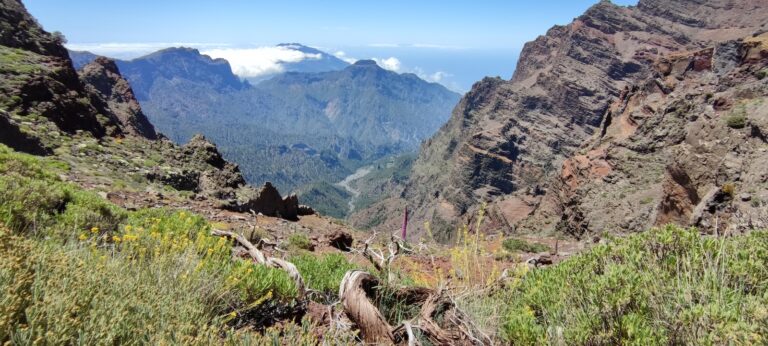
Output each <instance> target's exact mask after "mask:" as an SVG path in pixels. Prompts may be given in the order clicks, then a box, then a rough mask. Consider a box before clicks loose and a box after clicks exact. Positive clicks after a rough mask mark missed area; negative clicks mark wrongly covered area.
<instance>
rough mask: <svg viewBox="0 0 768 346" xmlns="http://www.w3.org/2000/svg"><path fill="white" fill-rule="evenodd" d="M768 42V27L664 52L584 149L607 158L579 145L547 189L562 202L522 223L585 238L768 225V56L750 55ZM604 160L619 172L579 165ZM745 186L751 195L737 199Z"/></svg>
mask: <svg viewBox="0 0 768 346" xmlns="http://www.w3.org/2000/svg"><path fill="white" fill-rule="evenodd" d="M756 42H758V43H759V44H757V43H756ZM766 42H768V34H763V35H758V36H756V37H747V38H744V39H743V40H732V41H726V42H721V43H717V44H714V45H713V47H710V48H704V49H699V50H692V51H690V52H680V53H676V54H675V55H674V56H671V55H670V56H666V57H663V58H660V59H659V62H658V63H657V64H656V66H657V67H658V70H656V71H655V73H653V74H651V75H650V76H649V77H648V78H647V79H646V80H644V81H639V82H638V83H637V84H635V85H633V86H631V87H629V88H628V89H627V92H625V93H623V94H622V96H621V98H619V99H618V100H617V101H616V102H615V103H614V104H613V105H612V106H611V108H610V110H609V112H608V115H607V116H606V120H605V121H604V123H603V129H602V131H601V132H600V133H599V134H597V135H596V136H594V137H593V138H591V139H590V140H588V141H587V142H585V144H584V146H583V149H581V150H580V152H581V151H586V150H590V151H594V150H601V151H603V152H605V155H604V156H603V158H602V159H600V160H597V159H595V158H593V159H589V160H588V163H585V162H582V159H581V158H582V157H583V156H581V155H579V154H578V153H577V155H575V156H574V157H572V158H569V159H568V160H566V161H565V163H564V164H563V169H562V174H561V176H560V178H558V179H555V180H554V181H553V182H552V184H551V186H552V188H551V189H550V193H548V195H547V196H546V198H547V199H549V200H552V201H554V203H550V204H548V205H547V204H541V205H540V208H539V209H538V210H537V212H536V213H535V214H534V215H533V216H532V217H530V218H529V219H527V220H526V221H525V222H523V223H521V225H520V227H523V228H526V229H528V230H531V231H533V230H536V229H539V230H540V229H547V228H548V226H547V225H557V228H558V230H560V231H564V232H567V233H570V234H573V235H576V236H582V235H584V234H590V233H597V232H602V231H604V230H608V231H615V232H634V231H641V230H644V229H647V228H648V227H651V226H658V225H663V224H666V223H675V224H679V225H683V226H696V227H698V228H699V229H701V230H703V231H707V232H711V233H715V232H717V233H720V234H722V233H728V232H740V231H746V230H749V229H760V228H763V227H767V226H768V218H766V215H765V212H764V210H765V205H766V204H765V200H766V199H768V190H766V189H765V183H766V181H768V175H766V173H765V172H766V171H768V142H766V140H765V137H764V136H762V135H761V133H762V132H761V131H753V130H752V128H753V127H759V126H760V125H758V124H764V123H766V122H767V121H768V106H766V105H765V104H766V101H768V80H766V79H765V78H761V77H760V73H759V71H763V70H765V69H766V68H768V58H765V59H762V60H750V59H749V58H748V57H749V56H760V55H761V53H758V52H755V50H763V51H768V45H765V43H766ZM734 52H740V54H738V55H734ZM735 56H737V57H738V59H737V60H735V61H734V59H735ZM766 56H768V55H766ZM723 62H727V63H723ZM670 66H672V67H670ZM739 118H743V119H742V121H743V123H744V124H746V125H744V126H742V125H741V123H740V122H735V120H734V119H739ZM595 164H599V165H607V166H608V167H610V169H611V171H612V173H611V174H610V175H608V176H606V177H605V178H603V179H593V177H592V176H590V174H589V173H588V172H586V171H583V170H582V171H577V172H576V173H575V174H571V173H569V172H573V170H571V169H570V167H572V166H574V165H595ZM606 178H608V179H606ZM741 194H748V195H749V196H750V198H746V199H742V198H736V197H737V196H740V195H741ZM752 194H755V195H756V198H757V199H756V200H755V201H752ZM606 211H610V212H606ZM549 228H550V229H551V227H549Z"/></svg>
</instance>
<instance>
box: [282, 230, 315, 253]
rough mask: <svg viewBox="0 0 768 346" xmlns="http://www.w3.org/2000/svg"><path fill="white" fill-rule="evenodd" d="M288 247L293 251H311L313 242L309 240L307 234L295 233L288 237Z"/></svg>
mask: <svg viewBox="0 0 768 346" xmlns="http://www.w3.org/2000/svg"><path fill="white" fill-rule="evenodd" d="M288 245H289V246H290V247H291V248H293V249H301V250H311V249H312V248H313V247H312V241H310V240H309V238H308V237H307V235H306V234H302V233H294V234H291V235H290V236H289V237H288Z"/></svg>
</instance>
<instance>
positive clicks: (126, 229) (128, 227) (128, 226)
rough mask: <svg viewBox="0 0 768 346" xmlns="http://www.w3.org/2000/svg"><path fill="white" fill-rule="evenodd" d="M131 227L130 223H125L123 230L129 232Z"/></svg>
mask: <svg viewBox="0 0 768 346" xmlns="http://www.w3.org/2000/svg"><path fill="white" fill-rule="evenodd" d="M131 228H133V227H131V225H126V226H125V231H126V232H130V231H131Z"/></svg>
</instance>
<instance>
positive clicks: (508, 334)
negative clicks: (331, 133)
mask: <svg viewBox="0 0 768 346" xmlns="http://www.w3.org/2000/svg"><path fill="white" fill-rule="evenodd" d="M762 9H763V8H762V7H757V8H753V5H752V4H751V3H750V4H744V3H734V2H728V3H726V4H724V5H722V6H721V5H720V4H718V3H715V2H708V3H706V4H700V3H694V2H692V1H674V2H663V3H662V2H658V3H657V2H653V1H641V3H640V4H639V5H638V7H632V8H622V7H616V6H613V5H611V4H610V3H607V2H602V3H600V4H598V5H596V6H595V7H593V8H592V9H591V10H590V11H589V12H588V13H587V14H586V15H584V16H582V17H580V18H579V19H577V21H576V22H574V23H573V24H571V25H569V26H566V27H557V28H555V29H553V30H552V31H550V33H549V36H547V37H542V38H540V39H538V40H537V41H536V42H535V43H532V44H529V45H528V46H527V48H526V51H527V53H526V54H525V56H527V57H528V58H530V59H532V60H530V61H526V62H525V63H521V65H520V66H521V67H520V68H519V69H518V72H517V73H516V74H515V76H514V77H513V79H512V81H503V80H500V79H486V80H484V81H482V82H479V83H478V84H477V85H476V86H475V90H473V92H471V93H470V94H468V95H467V96H466V97H465V98H464V99H463V100H462V102H461V103H460V104H459V106H458V107H457V109H456V113H455V114H454V118H452V120H451V121H450V122H449V124H447V125H446V126H445V127H444V128H443V132H441V134H439V135H438V136H436V137H435V138H433V139H432V141H430V142H428V143H425V145H424V148H425V150H426V151H427V152H426V153H422V154H421V156H420V157H419V158H417V159H415V162H414V158H413V157H412V156H408V155H403V156H399V157H393V158H392V157H391V158H384V159H381V160H377V161H374V162H373V163H371V164H370V166H366V168H365V169H363V170H361V171H360V173H359V174H357V175H354V176H353V177H351V178H350V179H348V180H346V181H345V182H344V183H343V184H340V186H332V185H330V184H326V185H328V186H331V187H332V188H333V189H337V190H340V189H342V188H343V189H345V190H347V191H348V192H349V194H350V195H354V194H355V192H357V191H362V190H366V191H373V192H375V194H380V195H385V194H386V192H387V191H390V190H391V189H400V191H403V193H402V195H401V197H399V198H397V197H393V198H390V200H389V201H388V203H389V204H374V206H373V207H371V208H367V212H370V211H371V210H382V208H383V209H386V208H389V210H388V211H387V212H388V213H390V214H368V215H373V216H374V218H372V219H368V222H369V226H372V227H373V231H372V232H360V231H356V230H354V229H352V228H351V227H349V226H347V225H345V224H344V223H343V222H340V221H338V220H334V219H330V218H327V217H324V216H322V215H318V214H317V213H314V212H313V210H312V209H311V208H309V207H306V206H302V205H299V204H298V199H297V197H296V196H294V195H291V196H288V197H283V196H281V195H280V193H279V192H278V191H277V189H276V188H275V186H273V185H272V184H271V183H265V184H264V185H263V186H262V187H261V188H258V189H257V188H254V187H252V186H249V185H248V184H246V182H245V179H244V178H243V175H242V174H241V173H240V170H239V168H238V166H237V165H235V164H233V163H230V162H228V161H227V160H225V158H224V156H223V155H222V153H221V152H220V151H219V149H218V148H217V146H216V145H214V144H213V143H212V142H211V141H209V140H208V139H206V137H204V136H202V135H194V136H191V138H190V140H189V141H188V142H187V143H186V144H183V145H177V144H174V143H173V142H172V141H170V140H168V139H167V138H165V137H164V136H163V135H162V134H159V133H157V132H156V131H155V130H154V128H153V126H152V124H151V122H150V121H149V120H148V119H147V117H145V115H144V111H143V110H142V107H140V105H139V102H138V101H137V100H136V98H135V96H134V95H135V94H134V92H133V90H132V88H131V87H130V86H129V83H128V82H127V81H126V80H125V79H124V78H123V77H122V76H121V73H120V67H119V64H116V63H115V62H114V61H112V60H109V59H106V58H98V59H95V60H94V61H93V62H91V63H89V64H87V65H84V66H83V67H82V69H81V70H80V71H79V73H78V72H76V71H75V70H74V68H73V64H72V61H70V58H69V57H68V56H67V55H66V52H65V51H64V49H63V47H62V46H61V41H62V39H61V37H60V35H56V34H49V33H47V32H45V31H43V30H42V29H41V28H40V27H39V25H38V24H37V23H36V22H35V21H34V19H33V18H31V17H30V16H29V14H28V13H27V12H26V10H25V8H24V6H23V5H22V4H21V3H20V2H19V1H18V0H0V16H1V17H0V28H1V29H2V30H0V77H2V78H0V122H1V123H0V125H2V126H0V191H2V193H0V302H2V304H0V343H4V344H36V343H46V344H47V343H50V344H99V343H109V344H194V345H196V344H201V345H203V344H204V345H210V344H272V345H275V344H287V345H295V344H296V345H319V344H327V343H333V344H344V345H346V344H350V345H351V344H396V345H413V344H421V345H493V344H515V345H517V344H520V345H542V344H556V345H570V344H574V345H615V344H619V345H623V344H639V345H656V344H674V345H701V344H761V343H764V342H765V336H766V335H768V327H766V326H768V314H766V310H765V306H766V304H768V296H766V294H765V292H766V291H768V272H766V271H765V267H766V266H768V232H766V231H760V230H759V229H758V228H761V227H763V228H764V227H766V209H767V208H766V207H765V199H766V188H765V187H766V173H765V172H766V171H767V170H766V168H767V167H766V160H765V156H766V150H767V149H768V148H767V145H766V104H765V95H766V83H768V78H766V77H768V69H767V67H766V60H768V34H766V33H763V32H762V31H761V30H757V31H755V32H753V33H752V34H744V33H743V32H742V31H753V30H754V29H755V28H754V27H755V26H756V25H757V24H755V23H754V22H752V20H756V21H757V22H759V21H762V20H764V18H767V17H766V16H764V15H762V13H761V10H762ZM747 14H749V15H747ZM752 14H755V15H756V16H751V15H752ZM755 18H758V19H755ZM643 23H644V24H643ZM734 26H735V27H734ZM660 28H661V29H660ZM664 28H666V29H664ZM669 28H674V30H672V29H669ZM723 28H726V29H723ZM619 29H621V30H624V31H620V30H619ZM640 29H642V30H640ZM662 29H663V30H662ZM648 32H653V33H655V35H654V36H652V37H651V36H649V35H646V34H647V33H648ZM680 33H685V34H680ZM665 35H668V36H665ZM729 35H734V37H735V38H733V37H731V36H729ZM694 37H696V38H695V39H694ZM641 38H642V39H641ZM665 38H666V39H669V40H672V41H674V42H675V43H674V44H673V43H672V41H664V39H665ZM657 40H661V41H657ZM640 41H642V42H646V41H647V42H653V45H652V46H653V49H656V51H653V50H652V49H651V48H648V47H647V46H642V45H638V44H639V42H640ZM664 42H666V43H664ZM661 43H664V44H666V45H667V46H665V47H666V48H664V49H661V48H659V47H662V46H664V45H662V44H661ZM560 45H563V46H562V47H561V46H560ZM641 46H642V47H646V48H648V49H647V50H643V49H641V48H638V47H641ZM601 47H602V48H601ZM606 47H613V48H614V49H617V50H616V51H611V50H610V49H607V48H606ZM616 47H623V48H621V49H618V48H616ZM632 47H634V48H632ZM682 47H684V48H685V49H683V48H682ZM561 48H562V49H561ZM563 49H564V50H563ZM638 49H639V50H638ZM588 52H590V53H589V54H587V53H588ZM611 53H620V54H616V56H613V55H612V54H611ZM622 54H624V55H622ZM646 54H647V55H646ZM548 56H551V57H553V58H556V59H558V60H554V61H560V62H562V63H563V64H564V65H557V66H553V65H554V64H551V60H550V58H548ZM537 59H539V60H537ZM589 61H591V62H592V63H589V64H588V63H586V62H589ZM577 62H578V63H577ZM363 65H364V66H358V67H359V68H362V69H368V70H365V71H362V72H358V73H363V74H366V73H379V72H377V70H371V67H372V66H368V65H367V64H366V63H363ZM567 68H575V69H585V70H588V72H589V75H583V76H580V78H581V79H582V80H580V81H579V80H577V79H576V78H577V77H579V76H578V74H573V73H572V72H569V70H568V69H567ZM198 72H200V71H197V72H194V71H193V74H195V73H198ZM606 76H608V77H606ZM520 83H523V84H522V85H527V87H525V88H523V87H522V86H520V85H521V84H520ZM525 83H531V84H525ZM518 88H519V89H518ZM549 88H552V89H549ZM555 91H556V92H557V93H554V92H555ZM316 92H317V91H316ZM582 101H584V102H582ZM587 101H588V102H587ZM603 103H605V105H604V106H605V107H603ZM521 105H522V106H526V105H527V106H526V107H528V108H520V109H518V108H510V107H512V106H514V107H519V106H521ZM534 105H535V106H534ZM574 109H575V110H578V112H574V111H573V110H574ZM601 109H602V112H598V111H599V110H601ZM560 112H565V113H563V114H566V115H568V117H566V118H565V119H561V117H562V116H564V115H563V114H561V113H560ZM511 114H513V115H514V117H512V116H511ZM518 117H519V119H518V120H515V121H516V122H515V123H514V124H511V123H510V124H507V122H508V121H510V119H517V118H518ZM504 124H507V125H504ZM490 125H494V126H496V125H499V126H501V128H497V127H492V126H490ZM476 126H477V127H476ZM469 129H471V130H473V131H480V132H478V133H476V134H474V135H473V136H472V137H471V138H464V137H457V139H455V140H452V139H449V138H448V137H447V135H446V133H448V132H450V131H453V130H455V131H458V132H457V133H459V134H464V131H467V130H469ZM534 130H535V131H537V132H534ZM498 134H507V135H509V136H511V137H514V138H517V141H516V142H515V144H514V145H512V144H509V143H507V144H504V143H503V141H502V140H501V139H499V138H496V137H495V136H496V135H498ZM569 135H572V136H573V138H571V137H568V136H569ZM529 137H530V138H529ZM574 138H581V140H580V142H579V143H577V141H576V140H575V139H574ZM440 141H448V144H447V145H448V146H447V147H446V148H437V147H436V145H437V143H440ZM558 143H559V144H558ZM534 147H535V148H536V150H543V151H542V153H541V154H542V155H544V156H543V161H539V159H540V158H539V157H538V156H536V155H537V153H535V152H532V151H531V150H533V148H534ZM295 149H296V150H302V151H308V150H311V148H308V147H307V146H297V147H296V148H295ZM438 149H440V150H442V149H445V150H447V151H446V152H445V153H444V154H445V155H447V156H444V159H445V162H441V163H440V165H439V166H434V167H433V168H432V170H429V169H428V168H429V167H427V166H425V164H426V163H427V162H428V161H429V160H435V158H434V157H431V156H430V155H433V154H434V155H437V154H439V153H441V151H440V150H438ZM430 150H431V151H430ZM502 150H506V151H502ZM430 153H432V154H430ZM457 160H458V161H457ZM467 160H468V161H467ZM472 160H474V161H472ZM438 161H439V160H438ZM435 162H437V161H435ZM457 162H458V163H463V164H465V166H462V167H464V168H457V167H458V166H457ZM477 162H479V163H481V165H480V166H477V167H475V168H472V167H473V166H472V164H474V163H477ZM435 164H436V163H435ZM518 168H519V170H518ZM469 169H471V170H473V172H475V173H473V174H472V175H467V174H466V173H467V172H468V171H465V170H469ZM509 169H511V171H509ZM439 170H443V171H442V172H440V171H439ZM408 172H412V173H414V175H412V176H411V177H409V176H408ZM425 172H427V173H429V174H430V177H431V179H433V180H434V181H432V180H430V179H427V178H426V177H425V176H424V174H425ZM448 173H450V174H453V176H451V177H446V176H445V174H448ZM501 173H504V174H501ZM506 173H509V174H506ZM414 179H421V180H414ZM462 181H464V182H465V183H467V182H470V183H478V184H480V183H482V184H484V185H482V187H480V188H469V189H468V190H467V191H468V193H463V190H458V189H459V188H460V187H461V186H459V185H457V184H459V183H460V182H462ZM417 182H419V183H420V184H421V185H415V184H416V183H417ZM438 183H443V184H445V187H446V188H448V189H453V190H445V191H448V192H441V191H442V190H441V189H439V188H438V186H436V185H435V184H438ZM404 184H405V186H406V187H405V189H404V190H403V188H402V186H403V185H404ZM467 184H468V183H467ZM422 185H423V186H422ZM432 189H435V190H432ZM422 190H424V191H427V192H429V191H435V192H434V193H433V194H432V195H430V196H428V197H429V198H431V199H432V200H437V201H440V204H439V205H437V207H433V206H430V205H428V204H427V202H426V200H425V202H424V204H418V205H416V204H410V205H409V206H417V208H416V210H415V213H414V214H413V215H412V217H415V220H414V221H412V222H411V225H414V224H416V227H422V226H421V225H420V224H419V223H420V221H423V220H425V219H424V218H423V216H424V212H425V210H426V211H429V210H432V212H433V214H432V215H438V214H436V213H438V212H440V213H442V214H439V215H441V218H436V217H433V218H432V219H431V221H433V225H434V228H433V227H430V226H429V224H425V225H424V226H423V229H421V230H418V229H416V230H415V229H414V226H411V228H410V229H409V232H408V233H400V230H399V229H398V230H397V231H395V229H396V228H399V227H393V228H385V227H389V226H388V225H390V224H392V222H389V223H388V222H387V220H393V219H398V221H399V220H402V212H401V208H404V207H405V201H406V199H407V198H413V195H414V194H416V195H417V194H418V193H421V192H419V191H422ZM318 191H320V192H323V191H325V188H323V189H318ZM452 193H453V194H452ZM482 196H485V197H484V198H487V199H486V200H485V201H487V203H483V204H480V205H478V204H476V203H477V202H479V201H483V200H482V199H479V200H475V199H477V198H480V197H482ZM321 197H322V196H318V197H316V198H321ZM376 197H377V196H373V197H372V196H363V194H362V193H361V194H360V196H358V197H357V198H356V199H355V200H354V203H352V206H353V207H355V208H364V207H366V206H368V205H371V204H372V203H375V201H374V200H375V199H377V198H376ZM491 197H493V198H491ZM459 202H461V203H465V204H462V205H465V206H466V207H462V208H465V209H466V210H465V211H460V212H456V213H453V214H451V213H447V212H445V211H446V210H447V211H452V210H457V209H453V208H456V207H455V205H457V204H452V203H459ZM343 207H349V206H348V205H344V206H343ZM377 208H378V209H377ZM430 208H432V209H430ZM462 213H463V214H462ZM359 215H365V214H364V213H361V214H359ZM470 215H471V216H470ZM451 218H453V220H455V221H456V222H457V224H456V225H458V222H461V221H464V222H465V223H464V225H463V226H460V228H459V230H458V232H456V233H451V232H450V231H445V230H444V229H445V228H447V226H445V224H441V223H448V222H450V221H449V220H451ZM377 220H378V221H377ZM426 220H430V219H426ZM441 220H442V221H441ZM469 221H471V222H469ZM670 222H671V223H678V224H683V225H696V226H698V227H700V228H699V229H696V228H692V229H685V228H682V227H678V226H674V225H666V226H662V227H653V228H650V229H648V228H649V227H651V226H654V225H665V224H667V223H670ZM398 226H399V225H398ZM606 229H608V230H609V231H610V232H611V233H613V234H616V233H630V232H637V233H638V234H632V235H626V236H624V234H621V236H605V237H603V236H602V231H604V230H606ZM414 230H415V231H416V232H415V233H416V234H414ZM700 230H701V231H705V232H701V231H700ZM513 231H518V232H522V231H525V232H530V233H532V234H527V235H509V234H502V232H513ZM546 231H550V232H553V233H554V234H553V235H552V236H548V237H543V236H542V235H541V234H539V233H541V232H546ZM707 232H708V233H710V234H707ZM566 235H569V237H566ZM401 236H402V238H401ZM448 240H454V241H450V242H448ZM440 241H442V242H443V243H442V244H441V243H440Z"/></svg>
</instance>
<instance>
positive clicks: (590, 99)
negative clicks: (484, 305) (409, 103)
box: [354, 1, 766, 232]
mask: <svg viewBox="0 0 768 346" xmlns="http://www.w3.org/2000/svg"><path fill="white" fill-rule="evenodd" d="M729 3H731V2H725V1H723V2H696V1H672V2H668V1H641V2H640V4H638V6H637V7H629V8H625V7H619V6H615V5H613V4H611V3H610V2H601V3H599V4H597V5H595V6H593V7H592V8H590V9H589V10H588V11H587V12H586V13H585V14H584V15H582V16H580V17H579V18H577V19H576V20H574V22H573V23H571V24H569V25H566V26H556V27H553V28H552V29H550V30H549V31H548V32H547V34H546V35H544V36H540V37H539V38H537V39H536V40H534V41H532V42H529V43H527V44H526V45H525V47H524V49H523V51H522V53H521V56H520V60H519V62H518V65H517V70H516V71H515V73H514V75H513V78H512V79H511V80H509V81H505V80H499V79H488V78H487V79H484V80H483V81H480V82H478V83H476V84H475V85H474V87H473V88H472V90H471V91H470V92H469V93H468V94H467V95H466V96H465V97H464V99H463V100H462V101H461V102H460V103H459V104H458V105H457V107H456V108H455V109H454V112H453V115H452V117H451V119H450V120H449V122H448V123H447V124H446V125H445V126H443V128H442V129H441V130H440V131H439V133H438V134H437V135H435V136H434V137H433V138H432V139H430V140H429V141H427V143H426V144H425V145H424V146H423V147H422V150H421V153H420V156H419V158H418V160H417V161H416V163H415V165H414V168H413V172H412V176H411V178H410V180H409V182H408V183H407V184H406V185H405V186H404V187H402V189H401V190H399V191H397V192H396V194H398V195H397V196H395V197H393V198H391V199H389V200H387V201H385V202H383V203H380V204H379V205H376V206H374V207H373V208H370V209H368V210H364V211H361V212H360V213H358V215H356V216H355V218H354V220H355V221H356V222H357V223H358V224H360V225H371V224H372V223H371V222H369V221H370V220H371V219H372V218H376V217H378V216H381V215H389V214H395V216H392V217H391V220H390V222H389V223H386V222H385V225H387V227H394V226H395V225H396V223H397V218H398V216H397V213H394V212H393V211H394V210H397V209H402V207H403V205H404V204H405V203H407V204H408V206H409V209H411V210H413V211H414V213H413V217H414V219H416V220H417V222H415V224H416V225H420V224H421V222H418V221H431V223H432V227H433V229H441V230H442V231H446V232H450V228H451V227H454V225H455V223H456V221H457V220H460V218H462V217H463V216H468V215H470V214H472V213H473V211H474V210H475V209H476V208H477V206H478V205H479V204H480V203H481V202H492V203H491V204H490V206H489V210H488V211H489V213H490V214H491V215H490V216H491V219H492V220H494V222H496V225H497V226H499V227H502V226H503V227H505V228H513V227H514V224H515V223H516V222H518V221H520V220H522V219H524V218H525V217H526V216H527V214H528V213H530V212H532V211H533V210H535V209H536V208H537V206H538V200H539V199H540V196H541V195H542V194H544V193H545V192H546V191H547V189H548V188H549V186H548V185H549V182H548V181H549V179H550V177H552V176H555V175H557V174H558V173H559V171H560V167H561V166H562V165H563V161H564V160H565V159H567V158H569V157H571V156H572V155H573V154H574V152H576V151H577V150H578V148H579V147H580V146H581V145H582V144H583V143H584V142H585V141H587V140H588V139H589V138H591V136H593V135H595V134H596V133H597V132H598V131H600V124H601V123H602V122H603V120H604V117H605V114H606V112H607V111H608V110H609V107H610V105H611V104H612V103H613V102H614V101H615V100H616V99H617V98H619V97H620V96H621V95H622V90H624V89H625V88H626V87H627V86H629V85H633V84H635V83H637V82H638V81H642V80H645V79H647V78H649V77H650V76H652V75H654V74H655V73H656V70H655V68H654V64H655V62H656V61H657V60H658V59H659V58H661V57H663V56H667V55H671V54H674V53H675V52H682V51H688V50H695V49H701V48H704V47H706V46H708V45H711V44H713V43H714V42H717V41H722V40H726V39H735V38H738V37H745V36H748V35H751V34H752V33H754V32H755V31H757V30H759V29H760V26H761V25H762V24H763V22H764V19H763V18H766V16H765V15H764V14H765V13H763V12H766V10H765V8H766V7H765V6H763V7H760V6H755V4H754V2H751V1H739V2H736V3H731V4H729ZM697 19H698V20H697Z"/></svg>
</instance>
